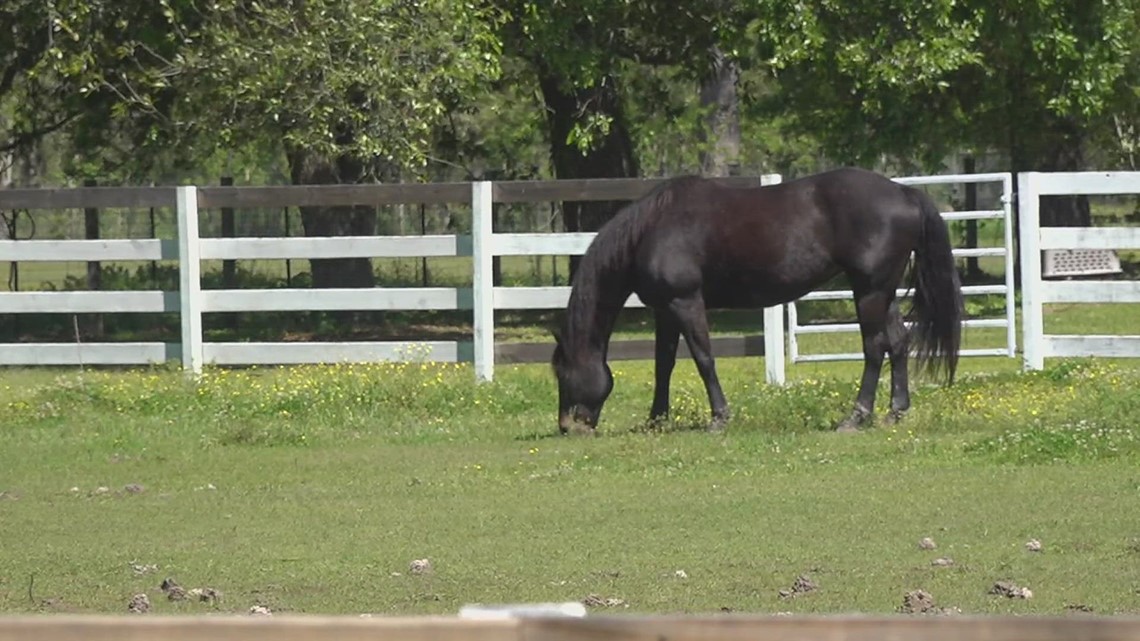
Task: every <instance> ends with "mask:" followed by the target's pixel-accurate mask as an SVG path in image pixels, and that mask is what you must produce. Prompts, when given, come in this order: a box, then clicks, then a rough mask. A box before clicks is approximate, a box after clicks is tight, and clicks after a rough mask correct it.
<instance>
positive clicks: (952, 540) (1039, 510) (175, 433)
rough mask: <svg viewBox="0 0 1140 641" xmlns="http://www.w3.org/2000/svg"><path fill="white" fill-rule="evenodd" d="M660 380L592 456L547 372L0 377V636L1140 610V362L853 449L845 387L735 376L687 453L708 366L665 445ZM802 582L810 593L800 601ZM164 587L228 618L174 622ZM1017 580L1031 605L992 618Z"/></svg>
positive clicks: (931, 390)
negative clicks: (492, 611)
mask: <svg viewBox="0 0 1140 641" xmlns="http://www.w3.org/2000/svg"><path fill="white" fill-rule="evenodd" d="M650 367H651V365H650V364H649V363H644V362H634V363H621V364H619V365H618V366H617V367H616V376H617V387H616V389H615V393H614V396H613V398H612V399H611V401H610V403H609V404H608V406H607V408H606V411H605V413H604V415H603V420H602V425H601V432H600V434H599V437H598V438H592V439H591V438H566V437H558V436H555V432H556V429H555V416H554V396H555V390H554V385H553V381H552V378H551V376H550V374H549V370H548V368H546V367H543V366H524V367H510V368H500V370H499V372H498V373H497V377H496V380H495V382H494V383H491V384H485V385H478V384H476V383H474V381H473V377H472V374H471V371H470V369H469V368H468V367H467V366H452V365H447V366H444V365H431V364H416V363H412V364H375V365H355V366H351V365H342V366H327V367H304V368H288V369H252V370H241V371H224V370H223V371H210V372H208V373H207V374H206V375H205V376H204V377H203V378H202V379H201V380H200V381H198V382H197V383H191V382H188V381H186V380H184V379H183V377H181V376H180V375H179V374H177V373H175V372H170V371H165V370H153V371H142V372H86V373H79V372H77V371H75V370H68V371H62V370H55V371H46V370H10V371H6V372H3V373H2V374H0V407H2V408H3V418H0V492H2V493H3V494H0V541H2V542H3V545H0V611H2V612H26V611H44V612H65V611H77V612H124V611H125V610H126V607H127V602H128V600H129V599H130V598H131V596H132V595H133V594H136V593H140V592H147V593H149V595H150V598H151V601H152V603H153V604H154V610H153V611H155V612H193V613H199V612H213V611H234V612H244V611H246V610H248V609H249V608H250V607H251V606H252V605H257V604H260V605H266V606H268V607H269V608H271V609H272V610H274V611H278V612H284V611H294V612H328V613H365V612H370V613H385V614H394V613H401V614H409V613H437V612H442V613H453V612H455V611H456V610H457V609H458V608H459V607H460V606H461V605H463V604H465V603H471V602H516V601H542V600H579V599H585V598H587V597H589V596H591V595H594V596H596V597H597V599H595V601H596V602H600V603H602V605H599V606H597V608H598V609H599V610H605V611H608V612H631V613H632V612H637V613H649V612H653V613H656V612H674V613H677V612H717V611H722V610H724V609H730V610H733V611H738V612H778V611H788V612H804V613H806V612H855V611H859V612H891V611H894V610H895V608H897V606H898V605H899V604H900V603H901V602H902V597H903V594H904V593H905V592H906V591H908V590H913V589H920V588H921V589H925V590H927V591H929V592H930V593H932V594H933V595H934V598H935V600H936V602H937V603H938V604H939V605H940V606H945V607H951V608H959V609H961V611H963V612H967V613H997V612H1002V613H1064V612H1069V611H1074V610H1077V609H1092V610H1093V611H1095V612H1097V613H1102V614H1110V613H1140V571H1138V569H1137V568H1140V511H1138V510H1137V509H1136V508H1137V505H1140V471H1138V470H1140V466H1138V463H1140V428H1138V427H1136V417H1137V416H1140V369H1138V368H1137V367H1136V365H1135V363H1127V362H1119V363H1113V362H1103V361H1102V362H1093V361H1064V362H1053V363H1051V364H1050V368H1049V369H1048V370H1047V371H1046V372H1043V373H1037V374H1032V375H1022V374H1020V373H1017V372H1015V371H1012V370H1013V367H1012V366H1011V364H1010V359H972V360H969V361H967V362H965V363H964V365H963V368H964V370H965V371H964V373H963V377H962V379H961V380H960V381H959V382H958V383H957V384H956V385H955V386H953V387H949V388H944V387H939V386H934V385H931V384H928V383H918V384H916V386H915V393H914V409H913V411H912V413H911V415H910V416H909V417H908V419H907V421H906V422H905V423H903V424H901V425H898V426H894V427H886V426H880V427H876V428H872V429H869V430H867V431H864V432H862V433H859V434H854V435H846V434H835V433H832V432H830V431H829V430H828V428H829V427H830V425H831V424H832V422H833V421H835V420H836V419H838V418H839V417H841V416H842V414H843V413H844V412H845V411H846V409H847V408H848V407H849V404H850V401H851V395H852V394H853V392H854V387H855V384H856V380H855V376H854V375H855V373H856V371H857V368H858V365H857V364H855V363H841V364H830V365H814V366H808V365H803V366H796V367H795V368H793V370H792V379H793V380H792V381H791V382H790V384H789V385H788V386H786V387H784V388H771V387H768V386H765V385H763V384H761V383H760V381H761V380H762V372H763V363H762V361H761V360H760V359H724V360H722V361H721V365H720V369H721V372H722V380H723V381H724V382H725V387H726V393H727V394H728V397H729V400H730V402H731V403H732V404H733V409H734V412H735V415H734V419H733V421H732V422H731V423H730V425H729V428H728V430H727V432H725V433H724V434H716V435H713V434H708V433H706V432H704V431H702V430H700V429H696V428H699V427H700V426H701V425H702V424H703V421H704V418H705V414H706V412H707V403H706V401H705V400H704V392H703V390H702V388H701V387H700V385H699V382H698V379H697V377H696V375H695V372H694V368H693V367H692V365H691V364H690V363H688V362H682V363H680V364H679V365H678V368H677V381H676V383H675V386H674V401H673V412H674V421H673V422H672V423H670V424H669V425H667V426H665V427H663V428H660V429H653V430H650V429H646V428H645V427H644V426H643V425H642V418H643V416H644V414H645V412H646V411H647V409H648V404H649V400H650V397H649V393H650V384H649V381H650V380H651V376H650ZM995 372H997V373H995ZM885 393H886V389H885V385H884V387H883V389H881V390H880V394H881V396H880V411H881V409H882V406H884V405H885V396H883V394H885ZM923 537H931V538H933V539H934V540H935V541H936V543H937V549H935V550H923V549H920V548H919V546H918V542H919V540H920V539H922V538H923ZM1033 538H1036V539H1038V540H1040V542H1041V543H1042V548H1043V549H1042V550H1041V551H1040V552H1032V551H1028V550H1027V549H1026V547H1025V543H1026V542H1027V541H1028V540H1029V539H1033ZM939 557H946V558H950V559H952V560H953V564H952V565H949V566H948V567H938V566H934V565H932V561H934V560H935V559H936V558H939ZM423 558H426V559H429V560H430V563H431V570H430V571H429V572H427V573H424V574H414V573H412V572H410V570H409V567H410V566H409V564H410V563H411V561H412V560H414V559H423ZM152 564H153V565H154V566H157V568H151V567H149V566H151V565H152ZM132 565H134V566H137V568H136V569H133V568H132ZM800 575H807V576H808V577H810V579H811V580H812V581H813V582H814V583H815V584H816V585H817V586H818V587H817V589H815V590H814V591H811V592H808V593H805V594H802V595H798V596H792V597H788V598H784V597H781V596H780V590H782V589H788V588H790V587H791V586H792V585H793V582H794V581H795V580H796V578H797V577H798V576H800ZM167 577H171V578H174V579H175V580H176V581H177V582H178V583H180V584H181V585H182V586H183V587H185V588H187V589H189V588H194V587H203V588H205V587H209V588H214V589H217V590H219V591H221V593H222V598H221V600H220V601H218V602H215V603H197V602H190V601H180V602H170V601H168V600H167V599H166V598H165V597H164V596H163V594H162V592H161V591H160V590H159V584H160V583H161V582H162V580H163V579H164V578H167ZM999 580H1007V581H1013V582H1015V583H1017V584H1018V585H1022V586H1027V587H1029V588H1030V589H1031V590H1032V592H1033V598H1032V599H1029V600H1024V599H1010V598H1006V597H1001V596H994V595H990V594H988V591H989V589H990V587H991V586H992V585H993V584H994V583H995V582H996V581H999ZM607 599H610V601H609V602H608V603H609V604H610V605H609V606H607V605H605V603H606V600H607Z"/></svg>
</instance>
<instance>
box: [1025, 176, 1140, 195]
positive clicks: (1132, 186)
mask: <svg viewBox="0 0 1140 641" xmlns="http://www.w3.org/2000/svg"><path fill="white" fill-rule="evenodd" d="M1036 177H1037V180H1036V183H1035V187H1036V188H1037V193H1038V194H1039V195H1041V196H1067V195H1073V196H1080V195H1085V196H1096V195H1104V196H1107V195H1114V194H1140V171H1071V172H1065V171H1058V172H1048V173H1038V174H1036Z"/></svg>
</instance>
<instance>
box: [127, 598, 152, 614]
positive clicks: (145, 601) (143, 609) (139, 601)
mask: <svg viewBox="0 0 1140 641" xmlns="http://www.w3.org/2000/svg"><path fill="white" fill-rule="evenodd" d="M127 612H132V613H134V614H146V613H147V612H150V597H148V596H147V595H145V594H136V595H134V596H133V597H131V601H130V603H128V604H127Z"/></svg>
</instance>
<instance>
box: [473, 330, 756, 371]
mask: <svg viewBox="0 0 1140 641" xmlns="http://www.w3.org/2000/svg"><path fill="white" fill-rule="evenodd" d="M709 340H710V341H711V342H712V350H713V355H714V356H716V357H719V358H727V357H735V356H763V355H764V336H763V335H757V336H713V337H712V338H710V339H709ZM553 355H554V343H496V344H495V362H496V363H498V364H503V363H549V362H550V359H551V357H552V356H553ZM606 357H607V358H608V359H609V360H611V361H636V360H653V358H654V341H653V339H627V340H613V341H610V346H609V351H608V352H607V353H606ZM691 357H692V354H691V352H689V346H688V345H687V344H686V343H685V341H681V342H680V344H679V345H678V347H677V358H691Z"/></svg>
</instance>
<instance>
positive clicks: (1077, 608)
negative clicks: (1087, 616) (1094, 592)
mask: <svg viewBox="0 0 1140 641" xmlns="http://www.w3.org/2000/svg"><path fill="white" fill-rule="evenodd" d="M1065 610H1067V611H1069V612H1087V613H1091V612H1094V611H1095V610H1093V608H1092V606H1091V605H1085V604H1084V603H1066V604H1065Z"/></svg>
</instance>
